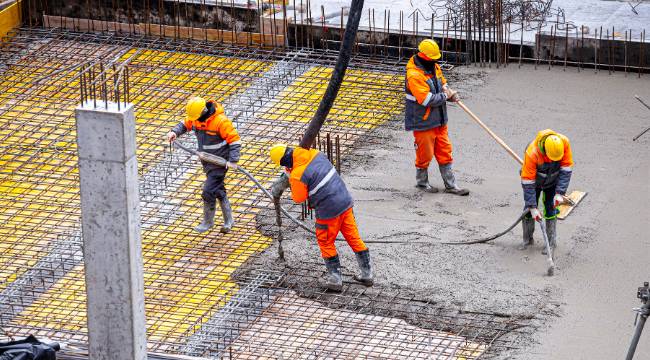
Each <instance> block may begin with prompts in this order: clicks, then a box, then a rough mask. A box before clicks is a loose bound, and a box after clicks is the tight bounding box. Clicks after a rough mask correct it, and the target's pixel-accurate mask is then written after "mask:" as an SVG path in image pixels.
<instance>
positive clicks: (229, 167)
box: [226, 161, 237, 170]
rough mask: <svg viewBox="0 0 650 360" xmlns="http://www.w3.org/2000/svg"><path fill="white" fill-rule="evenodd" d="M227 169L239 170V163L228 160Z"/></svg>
mask: <svg viewBox="0 0 650 360" xmlns="http://www.w3.org/2000/svg"><path fill="white" fill-rule="evenodd" d="M226 169H233V170H237V163H234V162H230V161H226Z"/></svg>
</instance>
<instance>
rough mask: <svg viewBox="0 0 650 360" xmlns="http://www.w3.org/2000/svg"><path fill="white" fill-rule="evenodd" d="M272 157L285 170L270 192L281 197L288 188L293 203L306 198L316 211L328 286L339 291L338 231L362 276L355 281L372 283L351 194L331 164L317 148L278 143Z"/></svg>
mask: <svg viewBox="0 0 650 360" xmlns="http://www.w3.org/2000/svg"><path fill="white" fill-rule="evenodd" d="M270 156H271V160H272V161H273V162H274V163H275V164H277V165H281V166H284V167H285V171H284V172H283V173H282V174H281V175H280V177H279V178H278V179H277V180H276V181H275V182H274V183H273V186H272V187H271V193H272V195H273V196H274V197H275V198H280V197H281V196H282V193H283V192H284V190H286V189H287V188H289V187H290V188H291V197H292V198H293V201H295V202H296V203H302V202H304V201H306V200H308V201H309V202H308V203H309V205H310V206H311V207H312V208H314V209H315V211H316V225H315V226H316V239H317V241H318V246H319V247H320V251H321V255H322V257H323V259H324V260H325V266H326V267H327V271H328V273H329V279H328V283H327V287H328V288H329V289H330V290H333V291H341V290H342V287H343V280H342V278H341V262H340V260H339V256H338V254H337V252H336V246H335V245H334V242H335V240H336V237H337V235H338V234H339V232H341V233H343V237H344V238H345V240H346V241H347V243H348V245H350V247H351V248H352V250H353V251H354V253H355V255H356V258H357V263H358V264H359V268H360V270H361V276H355V277H354V278H355V280H357V281H359V282H361V283H362V284H364V285H366V286H372V284H373V277H372V265H371V264H370V250H368V247H367V246H366V244H365V243H364V242H363V240H361V237H360V236H359V230H358V229H357V224H356V221H355V219H354V214H353V212H352V206H353V201H352V196H351V195H350V193H349V192H348V190H347V188H346V187H345V183H344V182H343V179H341V177H340V176H339V174H338V173H337V172H336V169H335V168H334V166H332V163H331V162H330V161H329V160H328V159H327V157H326V156H325V155H323V154H322V153H321V152H319V151H318V150H316V149H303V148H301V147H297V148H295V149H294V148H291V147H288V146H287V145H284V144H278V145H275V146H273V147H271V149H270Z"/></svg>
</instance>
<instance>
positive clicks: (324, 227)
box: [316, 208, 368, 258]
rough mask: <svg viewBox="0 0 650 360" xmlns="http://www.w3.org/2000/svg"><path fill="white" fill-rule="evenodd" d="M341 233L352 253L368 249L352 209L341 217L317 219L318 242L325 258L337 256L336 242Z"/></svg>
mask: <svg viewBox="0 0 650 360" xmlns="http://www.w3.org/2000/svg"><path fill="white" fill-rule="evenodd" d="M339 232H341V233H343V237H344V238H345V241H347V242H348V245H350V247H351V248H352V251H354V252H355V253H356V252H359V251H363V250H366V249H368V248H367V247H366V244H365V243H364V242H363V240H361V236H359V229H358V228H357V223H356V221H355V220H354V214H353V213H352V208H349V209H347V210H345V212H343V213H342V214H341V215H339V216H337V217H335V218H331V219H316V240H318V246H319V247H320V252H321V255H322V256H323V258H331V257H334V256H336V246H335V245H334V242H335V240H336V236H337V235H338V234H339Z"/></svg>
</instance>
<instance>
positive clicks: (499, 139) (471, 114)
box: [456, 100, 524, 165]
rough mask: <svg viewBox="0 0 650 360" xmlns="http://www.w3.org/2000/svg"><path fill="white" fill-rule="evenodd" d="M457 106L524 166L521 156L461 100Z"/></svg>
mask: <svg viewBox="0 0 650 360" xmlns="http://www.w3.org/2000/svg"><path fill="white" fill-rule="evenodd" d="M456 104H458V106H460V108H461V109H463V110H465V112H466V113H467V114H468V115H469V116H470V117H471V118H472V120H474V121H476V123H478V124H479V125H480V126H481V127H482V128H483V129H484V130H485V131H487V133H488V134H490V136H492V138H493V139H494V140H496V142H497V143H499V145H501V147H503V148H504V149H505V150H506V151H507V152H508V154H510V156H512V158H513V159H515V160H517V161H518V162H519V164H520V165H523V164H524V161H523V160H521V158H520V157H519V155H517V153H515V152H514V151H512V149H511V148H510V146H508V144H506V143H505V142H504V141H503V140H501V138H500V137H499V136H498V135H497V134H495V133H494V132H493V131H492V130H490V128H489V127H487V125H485V124H484V123H483V121H481V119H479V118H478V116H476V115H474V113H473V112H472V110H470V109H468V108H467V106H465V104H463V102H462V101H460V100H459V101H457V102H456Z"/></svg>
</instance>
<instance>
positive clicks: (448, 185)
mask: <svg viewBox="0 0 650 360" xmlns="http://www.w3.org/2000/svg"><path fill="white" fill-rule="evenodd" d="M440 175H442V181H444V183H445V192H446V193H449V194H454V195H461V196H466V195H469V190H467V189H463V188H459V187H458V185H456V177H455V176H454V171H453V169H452V168H451V164H446V165H440Z"/></svg>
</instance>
